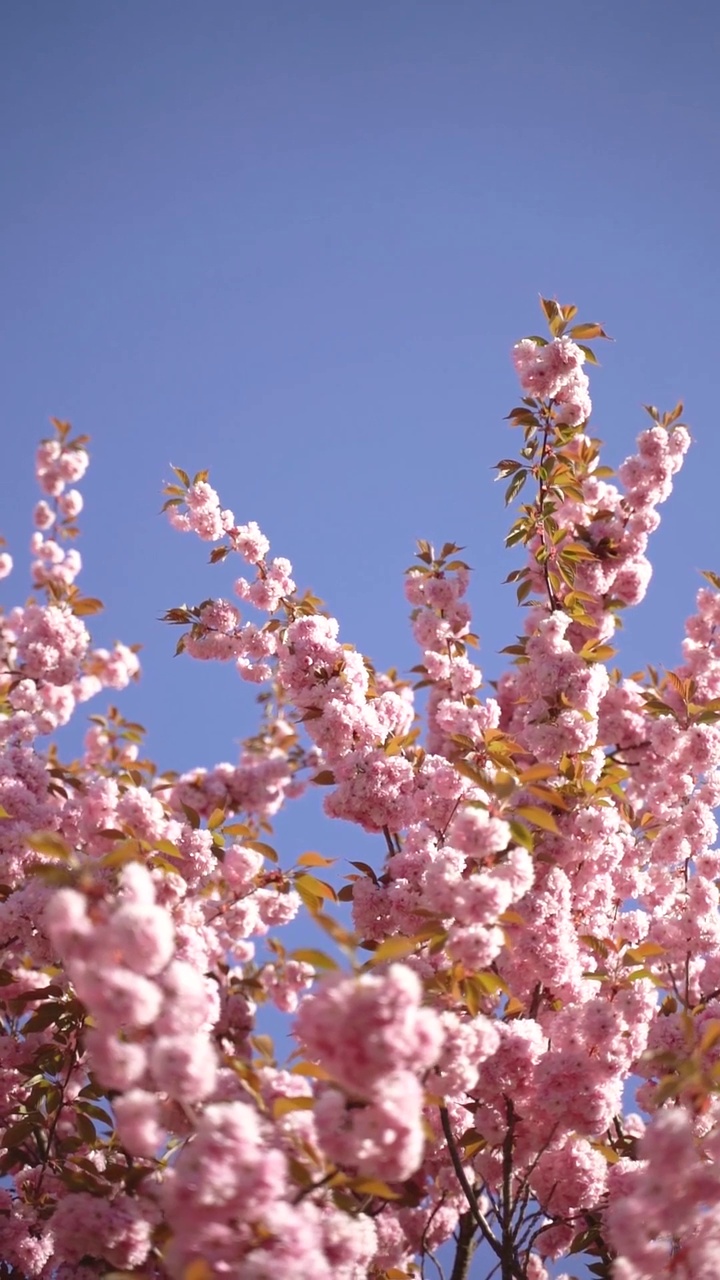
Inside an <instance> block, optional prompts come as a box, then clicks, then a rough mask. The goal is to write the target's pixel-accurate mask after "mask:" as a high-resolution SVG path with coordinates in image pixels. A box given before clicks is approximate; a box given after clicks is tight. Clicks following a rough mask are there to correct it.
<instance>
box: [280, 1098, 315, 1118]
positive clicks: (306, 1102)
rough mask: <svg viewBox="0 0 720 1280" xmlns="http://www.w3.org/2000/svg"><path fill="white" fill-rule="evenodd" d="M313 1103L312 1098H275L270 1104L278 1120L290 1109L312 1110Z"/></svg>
mask: <svg viewBox="0 0 720 1280" xmlns="http://www.w3.org/2000/svg"><path fill="white" fill-rule="evenodd" d="M314 1105H315V1099H314V1098H276V1099H275V1101H274V1102H273V1104H272V1111H273V1116H274V1117H275V1119H276V1120H279V1119H280V1117H281V1116H286V1115H289V1114H290V1112H291V1111H312V1109H313V1107H314Z"/></svg>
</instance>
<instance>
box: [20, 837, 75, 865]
mask: <svg viewBox="0 0 720 1280" xmlns="http://www.w3.org/2000/svg"><path fill="white" fill-rule="evenodd" d="M25 844H26V845H27V846H28V848H29V849H33V850H34V851H35V853H44V854H46V855H47V856H48V857H49V858H60V859H61V860H62V861H63V862H67V860H68V859H69V858H71V857H72V852H73V851H72V849H71V848H70V845H69V844H68V843H67V841H66V840H63V839H62V837H61V836H59V835H58V834H57V832H56V831H36V832H34V833H33V835H31V836H26V838H25Z"/></svg>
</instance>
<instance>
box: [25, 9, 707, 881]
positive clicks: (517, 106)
mask: <svg viewBox="0 0 720 1280" xmlns="http://www.w3.org/2000/svg"><path fill="white" fill-rule="evenodd" d="M0 35H1V37H2V38H1V39H0V64H1V66H0V71H1V74H0V132H1V133H2V138H1V142H2V155H3V172H4V193H3V212H2V224H3V236H2V240H1V243H0V262H1V266H0V276H1V279H2V286H3V287H2V293H3V310H2V317H1V318H0V325H1V326H2V330H3V332H2V340H3V349H4V352H5V360H4V376H3V380H2V386H1V387H0V421H1V422H2V431H3V459H4V465H5V475H4V483H3V494H2V505H1V507H0V527H1V531H2V532H3V533H4V534H5V535H6V537H7V538H8V539H9V542H10V549H11V550H12V551H13V553H14V555H15V559H16V563H17V565H18V570H17V572H16V574H15V575H13V578H12V579H10V581H9V583H5V584H3V585H2V588H1V589H0V600H2V601H3V602H4V603H10V602H11V601H13V600H14V599H15V598H16V596H18V595H20V596H24V594H25V591H26V577H25V564H26V557H25V551H24V548H25V547H26V544H27V539H28V536H29V533H30V523H29V512H30V507H31V504H32V502H33V501H34V497H35V493H34V485H33V479H32V452H33V448H34V443H35V441H36V439H37V437H38V436H39V435H40V434H43V433H44V432H45V429H46V424H47V419H48V417H49V416H50V415H57V416H59V417H63V418H69V419H71V420H72V421H73V423H74V424H75V426H76V428H77V429H78V430H81V431H84V432H88V433H89V434H90V435H91V436H92V440H93V443H92V453H93V464H92V468H91V471H90V473H89V475H88V477H86V480H85V481H84V484H83V489H84V493H85V497H86V511H85V513H84V515H83V519H82V523H83V528H84V533H85V536H84V538H83V540H82V543H81V549H82V552H83V555H84V558H85V564H86V569H85V574H84V578H83V584H84V587H85V589H86V590H87V592H88V593H89V594H97V595H101V596H102V597H103V599H104V600H105V602H106V605H107V611H106V613H105V614H104V615H103V617H102V618H101V619H99V620H98V623H97V627H96V634H97V636H98V640H99V641H102V642H106V641H111V640H113V639H115V638H120V639H123V640H125V641H126V642H128V643H131V642H135V641H137V642H141V643H142V644H143V646H144V648H143V654H142V657H143V665H144V669H145V677H144V679H143V682H142V684H141V686H140V687H139V688H138V689H137V690H136V691H131V692H130V693H129V694H128V695H126V696H124V698H123V701H122V706H123V708H124V709H125V710H126V712H127V714H128V715H129V716H131V717H136V718H139V719H141V720H143V721H144V722H145V723H146V724H147V725H148V727H149V728H150V731H151V732H150V745H151V749H152V752H153V754H154V755H155V757H156V758H157V759H158V760H159V761H160V762H161V764H162V766H163V767H175V768H186V767H189V766H191V765H193V764H207V765H212V764H213V763H215V762H216V761H218V760H222V759H233V758H234V756H235V753H236V747H235V743H236V742H237V740H238V739H239V738H241V737H242V736H243V735H244V734H246V733H248V732H250V731H251V729H252V727H253V723H254V707H253V695H252V690H251V689H249V688H248V687H247V686H244V685H242V684H241V683H240V682H239V681H238V680H236V679H235V677H234V676H233V674H232V672H231V670H229V669H224V668H220V667H210V666H208V665H201V664H197V663H192V662H190V661H189V660H183V659H176V660H173V658H172V656H171V655H172V652H173V648H174V643H175V639H176V636H175V634H174V633H173V632H172V631H171V630H170V629H169V628H167V627H165V626H163V625H162V624H160V623H159V622H158V620H157V619H158V617H159V615H160V614H161V613H162V612H164V610H165V609H166V608H168V607H169V606H171V605H176V604H180V603H182V602H183V601H184V600H187V601H189V602H190V603H192V602H195V601H196V600H199V599H201V598H203V597H205V596H207V595H209V594H227V593H228V592H229V588H230V583H231V581H232V569H231V567H229V566H220V567H216V568H213V569H211V568H210V567H209V566H207V564H206V560H207V550H208V549H207V547H206V546H204V545H200V544H198V543H196V542H193V541H191V540H190V539H188V538H182V537H180V535H177V534H174V533H173V532H172V531H171V530H170V529H169V528H168V527H167V526H166V524H165V522H164V520H163V519H162V518H161V517H160V516H159V514H158V511H159V508H160V504H161V487H162V483H163V481H164V480H166V479H167V478H168V477H169V464H170V463H171V462H174V463H177V464H179V465H181V466H184V467H186V468H187V469H188V470H191V471H193V470H195V469H198V468H200V467H205V466H207V467H210V469H211V477H212V479H213V480H214V481H215V482H216V483H217V484H218V487H219V488H220V490H221V493H222V496H223V498H224V501H225V502H226V503H227V504H228V505H230V506H232V507H233V509H234V510H235V512H236V515H237V517H238V519H240V520H243V521H244V520H248V519H255V520H257V521H258V522H259V523H260V525H261V526H262V528H263V529H264V530H265V531H266V532H267V533H268V535H269V536H270V538H271V540H272V544H273V551H274V553H275V554H278V555H288V556H289V557H290V558H291V559H292V560H293V562H294V564H295V570H296V575H295V576H296V578H297V580H298V582H299V583H300V584H302V585H303V586H305V585H307V586H312V587H313V589H314V590H315V591H316V592H317V593H318V594H319V595H321V596H322V597H323V598H324V599H325V600H326V601H327V603H328V606H329V607H330V608H331V609H332V611H334V612H335V613H336V614H337V615H338V617H339V618H340V620H341V624H342V630H343V636H344V638H345V639H346V640H351V641H354V642H355V643H356V644H357V645H358V647H360V648H362V649H363V650H364V651H366V652H367V653H368V654H369V655H370V656H372V657H373V659H374V660H375V661H376V662H377V663H378V665H380V666H387V665H390V664H395V665H397V666H399V667H400V668H401V669H402V668H409V667H410V666H411V665H412V664H413V663H414V662H415V661H416V660H417V655H416V652H415V649H414V647H413V643H412V640H411V638H410V634H409V629H408V627H407V624H406V606H405V603H404V600H403V595H402V583H401V579H402V570H403V569H404V567H405V566H406V565H407V564H408V563H409V562H410V560H411V558H412V554H413V550H414V542H415V539H416V538H417V537H418V536H425V537H430V538H434V539H437V540H438V541H443V540H445V539H446V538H447V539H454V540H456V541H458V542H460V543H462V544H464V545H465V546H466V547H467V552H466V555H467V558H468V559H469V561H470V562H471V563H472V564H473V566H474V567H475V568H476V571H477V572H476V576H475V581H474V587H473V595H472V599H473V603H474V606H475V619H476V627H477V630H479V632H480V635H481V638H482V661H483V665H484V667H485V669H486V671H487V673H488V675H489V676H490V677H491V678H492V677H493V676H496V675H497V674H498V672H499V670H500V663H501V659H500V658H499V657H498V650H499V649H500V648H501V647H502V646H503V645H504V644H506V643H508V642H510V641H512V639H513V637H514V635H515V633H516V631H517V630H518V629H519V621H518V620H517V618H516V613H515V608H514V595H513V593H512V589H511V588H509V587H502V586H501V585H500V584H501V581H502V579H503V578H504V577H505V576H506V574H507V572H508V571H509V569H510V568H511V567H512V566H513V565H514V564H516V563H517V560H513V559H511V558H510V557H508V555H507V554H506V553H504V551H503V537H504V533H505V531H506V528H507V525H508V522H509V517H508V514H507V513H506V512H505V511H504V509H503V506H502V495H501V490H500V488H499V487H498V486H493V483H492V472H491V470H490V468H491V467H492V464H493V463H494V462H496V461H497V460H498V459H499V458H500V457H504V456H508V454H509V453H511V452H512V449H513V444H514V441H513V439H512V437H511V435H510V433H509V431H508V429H507V427H506V426H504V425H503V422H502V418H503V415H504V414H505V413H506V412H507V410H508V409H509V408H510V407H511V405H512V404H513V402H514V401H515V399H516V396H517V392H516V388H515V382H514V375H513V372H512V368H511V365H510V362H509V356H508V352H509V349H510V347H511V345H512V343H513V341H514V340H516V338H518V337H520V336H522V335H523V334H525V333H528V332H536V331H537V330H538V327H539V324H540V320H539V311H538V306H537V296H538V293H541V292H542V293H544V294H547V295H556V296H557V297H558V298H559V299H560V300H561V301H574V302H576V303H577V304H578V305H579V306H580V311H581V316H582V318H584V319H599V320H601V321H602V322H603V323H604V324H605V326H606V327H607V329H608V330H609V331H610V332H611V333H612V334H613V336H614V337H615V338H616V343H615V344H614V345H613V346H609V345H608V346H605V347H604V348H603V351H602V352H601V358H602V362H603V368H602V369H601V370H600V371H598V372H597V373H596V374H595V375H594V378H593V396H594V400H595V406H596V410H595V417H594V430H595V433H596V434H598V435H600V436H602V437H603V438H604V439H605V440H606V441H607V442H608V459H609V461H611V462H613V463H617V462H619V461H620V460H621V459H622V458H623V456H625V454H626V453H627V452H629V451H630V450H631V448H632V443H633V439H634V436H635V434H636V432H637V430H638V429H640V428H641V427H642V425H643V418H644V415H643V413H642V410H641V408H640V406H641V404H642V402H644V401H646V402H654V403H656V404H658V405H660V406H661V407H667V408H669V407H672V405H674V403H675V401H676V400H677V399H678V398H680V397H683V398H684V399H685V401H686V416H687V419H688V421H689V422H690V424H691V427H692V431H693V435H694V438H695V441H696V444H695V447H694V449H693V452H692V454H691V457H690V460H689V461H688V463H687V466H686V469H685V471H684V473H683V474H682V476H681V477H680V479H679V482H678V486H677V490H676V493H675V495H674V496H673V498H672V499H671V501H670V503H669V504H668V506H666V508H665V509H664V512H663V524H662V527H661V529H660V531H659V533H658V534H657V535H656V537H655V540H654V559H655V576H654V579H653V583H652V585H651V589H650V593H649V596H648V599H647V601H646V603H645V604H644V605H643V606H642V608H641V609H640V610H638V611H636V612H635V613H634V614H632V615H630V616H628V619H627V627H626V632H625V638H624V641H623V658H624V661H625V663H626V665H627V668H628V669H629V670H632V669H634V668H635V667H637V666H640V665H642V664H644V663H645V662H647V661H654V662H656V663H661V664H662V663H668V664H670V663H672V662H674V661H675V660H676V658H677V653H678V645H679V640H680V637H681V627H682V620H683V618H684V617H685V616H686V615H687V614H688V613H689V612H690V611H691V609H692V601H693V597H694V593H695V590H696V587H697V583H698V578H697V570H698V569H701V568H715V569H716V570H717V569H720V551H719V549H718V545H717V544H718V539H717V532H716V530H717V469H718V464H719V463H720V446H719V445H718V441H717V434H716V433H717V424H716V412H715V398H716V368H717V356H716V347H717V325H718V320H717V305H716V302H717V297H718V294H719V293H720V267H719V261H720V259H719V255H718V248H717V244H718V230H719V218H718V212H717V204H718V159H719V156H718V151H719V146H720V142H719V139H720V128H719V125H720V113H719V107H720V80H719V79H718V76H717V57H718V46H719V44H720V11H718V8H717V6H716V4H715V3H714V2H713V0H699V2H698V3H695V4H693V5H684V6H682V5H678V4H676V3H670V2H669V0H665V2H662V0H660V2H659V3H657V2H656V3H650V0H633V3H632V4H626V5H621V4H619V3H615V4H612V3H611V4H607V3H596V2H592V0H591V2H590V3H585V4H582V5H577V6H569V5H552V6H548V5H542V6H541V5H536V4H534V3H530V0H520V2H519V3H514V4H502V3H495V4H493V3H490V2H488V0H485V2H484V3H483V0H452V2H451V3H440V0H434V2H432V3H430V2H427V0H383V3H380V2H379V0H364V3H362V4H351V3H344V4H343V3H337V0H335V2H332V0H304V2H303V3H300V2H299V0H266V2H265V3H262V4H257V3H255V4H254V3H249V2H247V0H213V3H209V4H200V3H195V2H194V0H152V3H151V4H149V3H147V2H146V0H123V3H118V2H117V0H115V2H111V0H105V3H103V4H90V3H86V2H78V0H66V2H65V3H63V4H62V5H58V4H56V3H54V0H34V2H33V4H31V5H6V6H5V7H4V9H3V12H2V15H0ZM96 709H100V708H99V707H97V708H96ZM280 839H281V841H282V849H283V860H284V861H285V862H286V864H287V863H289V862H290V861H291V860H292V856H293V853H295V852H299V851H301V849H302V848H305V847H308V844H309V843H314V844H315V845H316V846H317V845H318V844H319V845H320V846H321V847H322V848H323V849H324V851H325V852H327V853H337V854H339V855H340V856H359V855H358V849H359V848H360V845H361V844H362V839H361V837H359V836H358V835H357V834H354V833H352V832H348V831H347V830H345V829H344V828H343V829H342V831H341V829H340V827H339V826H338V825H335V826H332V827H328V826H327V825H323V824H321V823H319V822H318V820H317V816H316V806H315V805H314V804H310V805H309V806H308V805H304V806H302V807H301V810H300V813H299V816H298V817H297V818H294V817H292V816H290V817H289V818H288V819H287V820H285V821H283V822H282V823H281V824H280ZM377 852H378V857H380V856H381V850H380V849H378V851H377Z"/></svg>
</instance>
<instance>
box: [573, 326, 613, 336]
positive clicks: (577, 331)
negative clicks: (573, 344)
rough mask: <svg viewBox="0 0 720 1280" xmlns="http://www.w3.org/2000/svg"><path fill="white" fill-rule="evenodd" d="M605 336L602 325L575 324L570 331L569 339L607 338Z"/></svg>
mask: <svg viewBox="0 0 720 1280" xmlns="http://www.w3.org/2000/svg"><path fill="white" fill-rule="evenodd" d="M607 336H608V335H607V334H606V332H605V330H604V329H603V327H602V325H599V324H575V325H573V327H572V329H571V330H570V337H571V338H573V339H575V338H585V339H586V340H587V339H589V338H607Z"/></svg>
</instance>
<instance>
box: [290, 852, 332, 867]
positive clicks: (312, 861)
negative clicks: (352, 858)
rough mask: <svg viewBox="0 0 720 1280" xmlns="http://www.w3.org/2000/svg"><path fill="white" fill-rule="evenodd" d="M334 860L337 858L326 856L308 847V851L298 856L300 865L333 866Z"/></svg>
mask: <svg viewBox="0 0 720 1280" xmlns="http://www.w3.org/2000/svg"><path fill="white" fill-rule="evenodd" d="M334 862H335V858H325V857H323V855H322V854H321V853H315V852H314V851H313V850H312V849H308V851H307V853H301V854H300V857H299V858H298V866H299V867H331V866H332V865H333V863H334Z"/></svg>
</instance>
